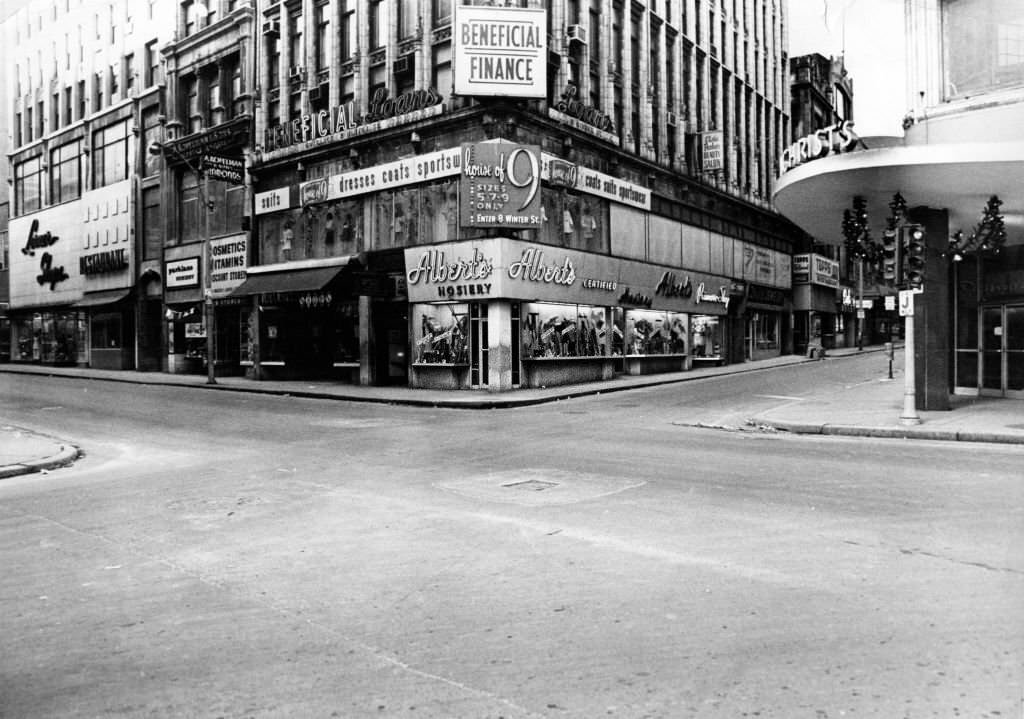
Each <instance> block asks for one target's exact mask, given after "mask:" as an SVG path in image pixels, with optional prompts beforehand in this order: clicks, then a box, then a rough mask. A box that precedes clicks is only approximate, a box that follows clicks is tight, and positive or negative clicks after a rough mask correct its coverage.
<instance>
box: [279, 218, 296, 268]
mask: <svg viewBox="0 0 1024 719" xmlns="http://www.w3.org/2000/svg"><path fill="white" fill-rule="evenodd" d="M294 226H295V223H294V222H292V219H291V218H290V217H289V218H288V219H287V220H286V221H285V223H284V230H283V231H282V232H281V259H282V260H284V261H285V262H288V261H289V260H291V259H292V238H293V237H294V232H293V231H292V227H294Z"/></svg>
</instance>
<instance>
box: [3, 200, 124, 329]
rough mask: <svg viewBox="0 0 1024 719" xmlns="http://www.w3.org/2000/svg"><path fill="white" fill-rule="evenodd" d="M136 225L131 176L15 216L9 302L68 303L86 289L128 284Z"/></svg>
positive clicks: (10, 230)
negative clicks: (37, 210)
mask: <svg viewBox="0 0 1024 719" xmlns="http://www.w3.org/2000/svg"><path fill="white" fill-rule="evenodd" d="M133 230H134V222H133V219H132V200H131V181H130V180H124V181H122V182H118V183H115V184H112V185H108V186H106V187H102V188H99V189H97V190H92V191H90V192H86V193H83V195H82V197H81V199H79V200H74V201H71V202H65V203H63V204H60V205H56V206H54V207H49V208H46V209H44V210H42V211H40V212H33V213H32V214H30V215H23V216H21V217H15V218H12V219H11V220H10V223H9V226H8V238H9V243H10V253H9V261H10V267H9V272H10V274H9V281H10V301H11V307H13V308H15V309H17V308H19V307H33V306H46V305H55V304H66V303H71V302H76V301H78V300H80V299H81V298H82V296H83V295H84V293H85V292H89V291H100V290H113V289H123V288H128V287H130V286H131V284H132V275H131V267H132V263H133V262H134V242H133V241H132V238H133Z"/></svg>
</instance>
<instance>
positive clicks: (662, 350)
mask: <svg viewBox="0 0 1024 719" xmlns="http://www.w3.org/2000/svg"><path fill="white" fill-rule="evenodd" d="M686 319H687V316H686V315H685V314H683V313H681V312H661V311H657V310H626V312H625V331H624V333H623V334H624V335H625V342H626V354H630V355H667V354H686V336H687V326H686Z"/></svg>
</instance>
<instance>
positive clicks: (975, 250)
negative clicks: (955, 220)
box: [944, 195, 1006, 262]
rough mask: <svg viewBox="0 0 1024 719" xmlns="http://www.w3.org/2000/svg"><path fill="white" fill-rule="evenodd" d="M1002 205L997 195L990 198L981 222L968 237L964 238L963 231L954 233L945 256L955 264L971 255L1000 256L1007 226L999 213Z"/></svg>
mask: <svg viewBox="0 0 1024 719" xmlns="http://www.w3.org/2000/svg"><path fill="white" fill-rule="evenodd" d="M1002 204H1003V201H1002V200H1000V199H999V197H998V196H997V195H992V196H991V197H990V198H988V202H986V203H985V209H984V211H983V212H982V215H981V221H980V222H979V223H978V224H977V225H975V226H974V229H973V230H972V231H971V234H970V235H969V236H967V237H964V232H963V230H957V231H956V232H954V233H953V235H952V236H951V237H950V238H949V246H948V248H947V249H946V252H945V253H944V254H945V256H946V257H949V258H950V259H951V260H952V261H953V262H960V261H961V260H963V259H964V257H966V256H967V255H969V254H975V255H984V254H993V255H996V254H999V252H1000V251H1001V250H1002V249H1003V247H1004V246H1005V245H1006V224H1005V223H1004V221H1003V216H1002V215H1001V214H1000V213H999V208H1000V206H1001V205H1002Z"/></svg>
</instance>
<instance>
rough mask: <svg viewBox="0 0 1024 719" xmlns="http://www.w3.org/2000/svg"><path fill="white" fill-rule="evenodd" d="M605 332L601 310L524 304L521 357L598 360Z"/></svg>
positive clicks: (600, 308) (571, 306)
mask: <svg viewBox="0 0 1024 719" xmlns="http://www.w3.org/2000/svg"><path fill="white" fill-rule="evenodd" d="M607 330H608V328H607V326H606V325H605V308H604V307H593V306H590V305H556V304H547V303H543V302H530V303H524V304H523V307H522V319H521V330H520V334H521V342H522V345H521V346H522V357H523V359H529V358H531V357H601V356H603V355H604V354H605V336H606V332H607Z"/></svg>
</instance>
